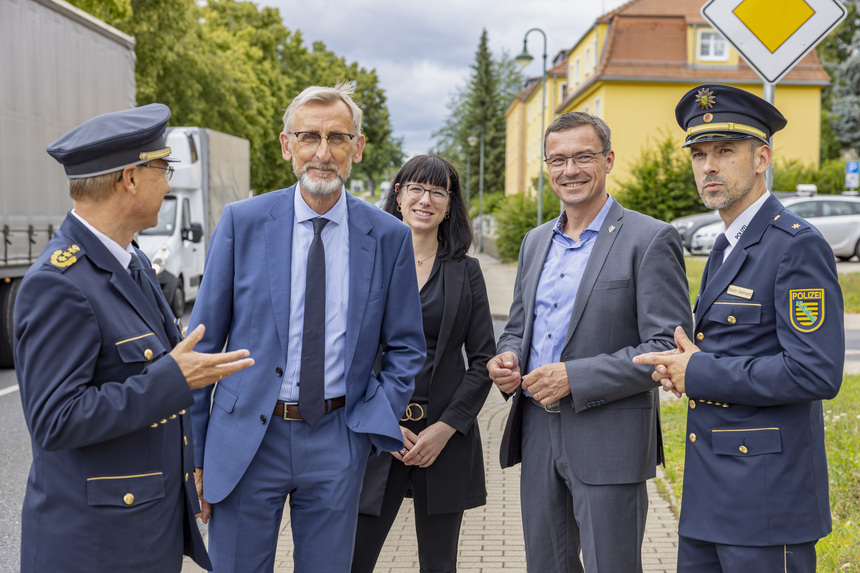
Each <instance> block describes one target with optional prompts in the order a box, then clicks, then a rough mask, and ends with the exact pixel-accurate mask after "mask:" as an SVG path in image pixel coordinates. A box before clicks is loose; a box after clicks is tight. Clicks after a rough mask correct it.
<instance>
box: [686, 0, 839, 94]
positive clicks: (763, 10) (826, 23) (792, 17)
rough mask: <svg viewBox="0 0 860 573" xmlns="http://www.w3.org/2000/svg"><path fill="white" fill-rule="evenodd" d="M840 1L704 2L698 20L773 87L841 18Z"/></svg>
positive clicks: (769, 0)
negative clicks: (714, 29) (724, 41)
mask: <svg viewBox="0 0 860 573" xmlns="http://www.w3.org/2000/svg"><path fill="white" fill-rule="evenodd" d="M846 13H847V12H846V10H845V7H844V6H843V5H842V3H841V2H839V0H709V1H708V2H706V3H705V5H704V6H702V16H704V17H705V19H706V20H707V21H708V22H710V23H711V25H712V26H713V27H714V28H716V29H717V30H719V31H720V33H722V35H723V36H725V37H726V39H727V40H728V41H729V42H731V44H732V45H733V46H734V47H735V49H736V50H737V51H738V52H739V53H740V54H741V55H742V56H743V57H744V59H745V60H746V61H747V62H749V64H750V66H752V68H753V69H754V70H755V71H756V72H758V75H760V76H761V77H762V79H764V81H766V82H768V83H772V84H775V83H776V82H778V81H779V80H780V78H782V76H784V75H785V74H787V73H788V71H789V70H790V69H791V68H793V67H794V65H795V64H796V63H797V62H799V61H800V60H801V59H802V58H803V56H805V55H806V54H807V53H809V51H810V50H811V49H812V48H814V47H815V45H816V44H818V42H820V41H821V40H822V39H823V38H824V36H826V35H827V34H828V33H829V32H830V30H832V29H833V28H835V27H836V25H837V24H839V22H841V21H842V20H844V19H845V15H846Z"/></svg>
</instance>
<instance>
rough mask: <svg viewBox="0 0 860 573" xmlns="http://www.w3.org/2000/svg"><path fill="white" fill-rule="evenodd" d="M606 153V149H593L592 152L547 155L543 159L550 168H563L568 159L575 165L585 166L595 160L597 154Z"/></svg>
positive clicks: (607, 151)
mask: <svg viewBox="0 0 860 573" xmlns="http://www.w3.org/2000/svg"><path fill="white" fill-rule="evenodd" d="M606 153H609V150H608V149H604V150H603V151H595V152H594V153H577V154H576V155H568V156H563V155H556V156H553V157H547V158H546V159H544V160H543V161H544V163H546V165H547V167H549V168H550V169H564V168H565V167H566V166H567V160H568V159H570V160H571V161H573V164H574V165H576V166H577V167H585V166H586V165H591V164H592V163H594V162H595V161H597V156H598V155H604V154H606Z"/></svg>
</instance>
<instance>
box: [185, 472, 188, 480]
mask: <svg viewBox="0 0 860 573" xmlns="http://www.w3.org/2000/svg"><path fill="white" fill-rule="evenodd" d="M185 481H188V472H185Z"/></svg>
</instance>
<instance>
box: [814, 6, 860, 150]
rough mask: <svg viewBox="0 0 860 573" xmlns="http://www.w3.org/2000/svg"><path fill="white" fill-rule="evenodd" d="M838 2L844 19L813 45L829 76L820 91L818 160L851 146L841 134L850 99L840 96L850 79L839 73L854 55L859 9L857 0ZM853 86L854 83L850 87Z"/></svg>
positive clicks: (844, 132)
mask: <svg viewBox="0 0 860 573" xmlns="http://www.w3.org/2000/svg"><path fill="white" fill-rule="evenodd" d="M842 2H843V3H844V4H845V8H846V9H847V11H848V14H847V16H846V17H845V20H843V21H842V23H841V24H839V26H837V28H836V29H835V30H833V31H832V32H831V33H830V34H829V35H828V36H827V38H825V40H824V41H823V42H821V43H820V44H819V45H818V47H817V48H816V51H817V52H818V57H819V59H820V60H821V63H822V64H823V65H824V68H825V69H826V70H827V72H828V73H829V74H830V77H831V78H832V80H833V81H832V82H831V84H830V85H829V86H827V87H826V88H825V89H824V91H823V92H822V94H821V151H820V159H821V161H822V162H823V161H826V160H828V159H835V158H838V157H839V156H840V153H841V151H842V148H843V147H844V146H847V147H850V146H851V145H850V144H848V143H846V141H847V140H846V138H845V136H846V135H849V134H850V130H851V129H852V127H851V125H850V124H851V120H850V114H851V113H852V109H851V104H850V102H849V101H848V100H846V99H845V98H844V96H845V95H848V96H850V95H852V94H851V89H852V87H851V86H850V83H851V82H850V80H849V81H847V82H846V81H845V78H842V74H843V73H844V72H845V70H844V69H843V68H844V67H846V66H845V63H847V61H848V60H849V59H852V58H856V57H857V55H856V47H857V46H856V44H855V35H856V33H857V31H858V29H860V10H858V8H860V6H858V4H860V0H842ZM854 66H856V63H855V64H854ZM847 67H851V66H847ZM856 87H857V86H856V85H854V86H853V89H856ZM837 101H839V104H838V109H837V110H834V109H833V106H834V104H835V103H836V102H837ZM857 111H860V110H856V109H855V110H854V111H853V113H857ZM848 140H850V136H849V137H848Z"/></svg>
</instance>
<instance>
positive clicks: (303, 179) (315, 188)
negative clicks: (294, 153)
mask: <svg viewBox="0 0 860 573" xmlns="http://www.w3.org/2000/svg"><path fill="white" fill-rule="evenodd" d="M346 176H347V177H349V173H347V175H346ZM299 183H300V184H301V186H302V189H304V190H305V191H308V192H310V193H313V194H314V195H318V196H320V197H325V196H326V195H331V194H332V193H336V192H338V191H340V190H341V188H343V186H344V184H345V183H346V182H345V181H344V180H343V179H341V177H340V174H338V176H337V177H335V178H334V179H332V180H331V181H313V180H312V179H311V178H310V176H309V175H308V172H307V170H305V172H304V173H302V174H301V175H299Z"/></svg>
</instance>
